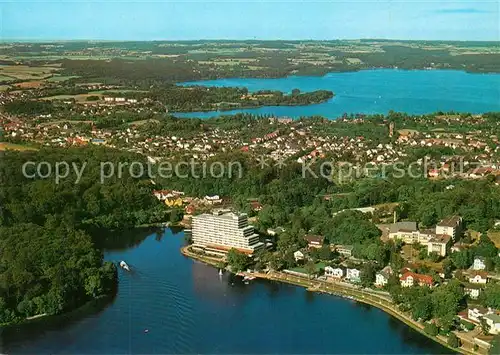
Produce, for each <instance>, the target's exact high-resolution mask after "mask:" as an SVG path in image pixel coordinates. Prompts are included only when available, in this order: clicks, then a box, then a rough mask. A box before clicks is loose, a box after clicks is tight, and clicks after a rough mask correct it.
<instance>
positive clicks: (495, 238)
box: [488, 231, 500, 248]
mask: <svg viewBox="0 0 500 355" xmlns="http://www.w3.org/2000/svg"><path fill="white" fill-rule="evenodd" d="M488 237H490V239H491V241H492V242H493V243H495V245H496V247H497V248H500V231H489V232H488Z"/></svg>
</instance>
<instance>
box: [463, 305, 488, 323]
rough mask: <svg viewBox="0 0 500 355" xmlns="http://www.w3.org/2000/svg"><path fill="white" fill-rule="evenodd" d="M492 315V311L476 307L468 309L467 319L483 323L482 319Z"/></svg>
mask: <svg viewBox="0 0 500 355" xmlns="http://www.w3.org/2000/svg"><path fill="white" fill-rule="evenodd" d="M490 313H492V311H491V310H490V309H486V308H481V307H474V308H469V309H467V318H469V319H470V320H471V321H474V322H476V323H481V318H483V317H484V316H485V315H487V314H490Z"/></svg>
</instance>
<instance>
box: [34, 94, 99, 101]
mask: <svg viewBox="0 0 500 355" xmlns="http://www.w3.org/2000/svg"><path fill="white" fill-rule="evenodd" d="M89 96H101V95H99V94H95V93H88V94H78V95H56V96H49V97H42V99H43V100H50V101H53V100H71V99H74V100H75V101H77V102H92V101H87V97H89ZM100 99H102V97H100Z"/></svg>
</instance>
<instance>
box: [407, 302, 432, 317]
mask: <svg viewBox="0 0 500 355" xmlns="http://www.w3.org/2000/svg"><path fill="white" fill-rule="evenodd" d="M412 317H413V319H415V320H422V321H428V320H429V319H431V317H432V300H431V298H430V297H429V296H425V297H419V298H418V299H417V301H416V302H415V305H414V306H413V309H412Z"/></svg>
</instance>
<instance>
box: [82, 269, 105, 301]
mask: <svg viewBox="0 0 500 355" xmlns="http://www.w3.org/2000/svg"><path fill="white" fill-rule="evenodd" d="M85 292H87V295H89V296H92V297H96V296H98V295H100V294H102V292H103V285H102V277H101V276H100V275H99V270H95V271H94V272H93V273H92V274H90V275H89V276H87V279H86V280H85Z"/></svg>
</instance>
